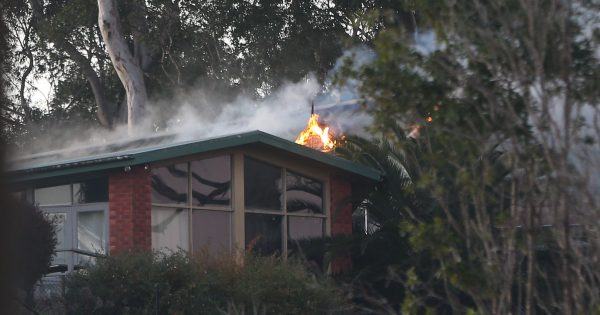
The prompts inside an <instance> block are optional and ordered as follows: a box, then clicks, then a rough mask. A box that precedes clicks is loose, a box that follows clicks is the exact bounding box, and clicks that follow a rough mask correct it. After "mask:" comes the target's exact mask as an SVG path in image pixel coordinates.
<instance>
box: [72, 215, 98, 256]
mask: <svg viewBox="0 0 600 315" xmlns="http://www.w3.org/2000/svg"><path fill="white" fill-rule="evenodd" d="M104 241H105V238H104V211H89V212H79V213H77V248H79V249H81V250H85V251H88V252H92V253H98V254H104V249H105V246H104V244H105V242H104Z"/></svg>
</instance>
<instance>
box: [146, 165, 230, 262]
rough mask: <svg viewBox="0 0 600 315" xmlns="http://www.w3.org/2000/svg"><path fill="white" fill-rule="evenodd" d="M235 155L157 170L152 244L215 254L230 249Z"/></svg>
mask: <svg viewBox="0 0 600 315" xmlns="http://www.w3.org/2000/svg"><path fill="white" fill-rule="evenodd" d="M232 212H233V208H232V205H231V157H230V156H229V155H224V156H218V157H213V158H206V159H201V160H195V161H190V162H184V163H177V164H170V165H165V166H159V167H154V168H153V169H152V246H153V248H155V249H160V250H165V249H167V250H177V249H178V248H182V249H186V250H192V251H200V250H202V251H203V250H207V251H209V252H211V253H216V252H221V251H229V250H230V249H231V234H232V233H231V220H232V218H231V217H232Z"/></svg>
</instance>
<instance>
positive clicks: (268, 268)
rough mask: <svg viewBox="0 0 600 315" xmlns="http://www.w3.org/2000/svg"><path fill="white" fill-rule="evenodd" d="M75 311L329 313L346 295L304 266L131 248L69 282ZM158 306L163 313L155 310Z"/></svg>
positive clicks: (69, 297) (70, 304)
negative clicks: (162, 252) (131, 251)
mask: <svg viewBox="0 0 600 315" xmlns="http://www.w3.org/2000/svg"><path fill="white" fill-rule="evenodd" d="M65 299H66V305H67V311H68V313H69V314H91V313H93V314H156V313H158V314H242V313H245V314H326V313H331V312H333V311H334V310H336V309H339V308H340V307H341V305H342V298H341V295H340V292H339V290H338V289H336V287H335V286H334V285H333V284H331V283H330V282H329V281H328V280H326V279H320V278H318V277H316V276H314V275H312V274H310V273H309V272H307V271H306V269H305V268H304V266H302V265H301V264H298V263H289V262H282V261H280V259H278V258H276V257H255V256H247V257H245V259H244V264H243V266H242V265H241V264H239V263H237V262H236V260H235V258H233V257H230V256H221V257H211V256H208V255H196V256H194V257H191V256H190V255H188V254H186V253H185V252H183V251H181V252H176V253H173V254H171V255H165V254H161V253H156V252H143V253H128V254H121V255H116V256H111V257H109V258H107V259H104V260H100V261H98V262H97V263H96V265H94V266H90V267H88V268H87V269H85V270H81V271H79V272H76V273H74V274H72V275H71V276H69V277H68V278H67V280H66V296H65ZM157 310H158V312H157Z"/></svg>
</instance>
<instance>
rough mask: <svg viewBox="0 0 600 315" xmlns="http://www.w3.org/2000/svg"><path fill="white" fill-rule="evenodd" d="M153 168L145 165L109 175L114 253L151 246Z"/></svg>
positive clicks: (110, 238)
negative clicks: (151, 172) (151, 171)
mask: <svg viewBox="0 0 600 315" xmlns="http://www.w3.org/2000/svg"><path fill="white" fill-rule="evenodd" d="M150 183H151V181H150V171H149V170H146V169H144V167H142V166H136V167H132V168H131V170H129V171H127V172H126V171H124V170H120V171H118V172H116V173H113V174H111V175H110V176H109V177H108V207H109V209H108V212H109V244H110V245H109V248H110V253H111V254H114V253H118V252H121V251H124V250H132V249H136V250H137V249H144V250H149V249H151V246H152V244H151V230H150V229H151V226H150V225H151V221H150V220H151V198H152V196H151V193H152V191H151V187H150Z"/></svg>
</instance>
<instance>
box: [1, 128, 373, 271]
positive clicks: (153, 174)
mask: <svg viewBox="0 0 600 315" xmlns="http://www.w3.org/2000/svg"><path fill="white" fill-rule="evenodd" d="M9 178H10V179H11V182H12V187H13V189H14V191H15V193H16V194H18V195H20V196H21V198H24V199H26V200H29V201H30V202H33V203H35V204H38V205H39V206H40V208H42V209H43V211H45V212H47V213H48V215H49V217H51V218H52V219H53V220H54V223H55V224H56V225H57V231H58V232H57V233H58V234H57V238H58V246H57V247H58V248H57V255H56V256H55V258H54V265H55V267H56V268H57V269H56V270H57V271H67V270H73V269H74V268H75V267H76V266H78V265H80V264H81V263H82V262H84V261H86V260H87V259H89V257H90V256H95V255H97V254H111V253H117V252H121V251H126V250H130V249H151V248H153V249H159V250H165V249H167V250H176V249H178V248H183V249H186V250H190V251H192V252H194V251H197V250H200V249H204V250H208V251H211V252H219V251H226V252H232V251H233V250H235V249H252V250H253V251H255V252H258V253H261V254H272V253H276V252H278V253H281V254H282V255H283V256H286V255H287V254H288V252H290V251H292V250H293V249H294V248H293V247H294V246H295V244H297V242H294V241H295V240H300V239H305V238H314V237H322V236H324V235H337V234H349V233H351V232H352V218H351V215H352V214H351V210H352V209H351V208H352V207H351V205H350V203H349V197H350V196H352V195H354V196H356V195H357V194H362V193H364V191H365V190H366V188H368V187H369V186H370V185H372V184H373V183H375V182H376V181H378V180H379V178H380V174H379V172H378V171H376V170H374V169H371V168H368V167H366V166H363V165H359V164H356V163H353V162H350V161H348V160H345V159H342V158H339V157H336V156H335V155H334V154H331V153H323V152H320V151H317V150H313V149H311V148H308V147H304V146H301V145H298V144H296V143H293V142H290V141H287V140H285V139H282V138H278V137H275V136H273V135H270V134H267V133H264V132H260V131H253V132H248V133H241V134H235V135H229V136H223V137H218V138H210V139H202V140H194V141H185V142H182V141H177V138H176V136H174V135H164V136H157V137H152V138H145V139H137V140H129V141H123V142H119V143H112V144H110V145H106V146H101V147H98V146H96V147H89V148H79V149H73V150H62V151H52V152H45V153H41V154H37V155H30V156H26V157H22V158H20V159H19V160H17V161H14V162H13V163H12V164H11V165H10V166H9Z"/></svg>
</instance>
